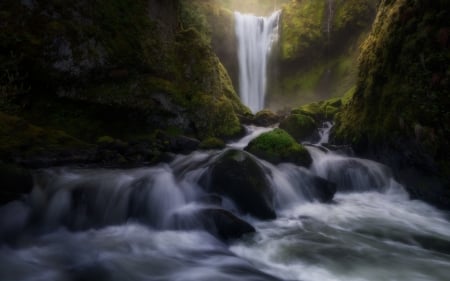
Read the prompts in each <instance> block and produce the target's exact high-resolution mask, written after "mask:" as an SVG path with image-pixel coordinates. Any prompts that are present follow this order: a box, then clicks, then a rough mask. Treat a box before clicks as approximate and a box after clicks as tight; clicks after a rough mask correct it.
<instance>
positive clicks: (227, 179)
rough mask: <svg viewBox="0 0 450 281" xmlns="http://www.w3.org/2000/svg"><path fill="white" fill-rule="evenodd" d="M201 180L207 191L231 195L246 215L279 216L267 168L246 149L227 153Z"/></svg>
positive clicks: (265, 217) (263, 217) (232, 150)
mask: <svg viewBox="0 0 450 281" xmlns="http://www.w3.org/2000/svg"><path fill="white" fill-rule="evenodd" d="M199 182H200V185H201V186H203V188H204V189H205V190H206V191H208V192H211V193H217V194H220V195H223V196H227V197H229V198H230V199H231V200H233V202H234V203H235V204H236V206H237V207H238V208H239V210H240V211H241V212H242V213H244V214H250V215H252V216H255V217H257V218H260V219H274V218H275V217H276V215H275V211H274V209H273V206H272V201H273V194H272V190H271V188H270V183H269V181H268V180H267V178H266V175H265V171H264V169H263V167H261V166H260V165H259V164H258V163H257V162H256V161H255V159H253V158H252V157H251V155H250V154H248V153H246V152H244V151H240V150H234V149H231V150H227V151H226V152H224V153H223V154H222V155H221V156H220V157H219V158H218V159H217V160H216V162H215V163H214V164H212V166H211V167H210V169H209V171H208V172H207V173H205V175H203V176H202V178H201V179H200V181H199Z"/></svg>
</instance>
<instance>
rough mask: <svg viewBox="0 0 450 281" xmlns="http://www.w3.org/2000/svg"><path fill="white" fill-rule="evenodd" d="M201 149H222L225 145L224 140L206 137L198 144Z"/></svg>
mask: <svg viewBox="0 0 450 281" xmlns="http://www.w3.org/2000/svg"><path fill="white" fill-rule="evenodd" d="M199 147H200V148H201V149H222V148H224V147H225V142H224V141H223V140H221V139H219V138H214V137H210V138H206V139H204V140H203V141H202V142H201V143H200V146H199Z"/></svg>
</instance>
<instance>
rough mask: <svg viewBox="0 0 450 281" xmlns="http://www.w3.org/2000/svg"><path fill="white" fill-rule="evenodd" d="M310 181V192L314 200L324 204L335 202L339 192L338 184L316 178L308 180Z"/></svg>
mask: <svg viewBox="0 0 450 281" xmlns="http://www.w3.org/2000/svg"><path fill="white" fill-rule="evenodd" d="M308 181H309V182H310V183H311V185H310V186H311V188H310V189H309V190H308V192H309V194H310V196H311V197H312V199H313V200H317V201H319V202H323V203H329V202H331V200H333V197H334V194H335V193H336V191H337V188H336V184H334V183H332V182H330V181H327V180H326V179H323V178H320V177H315V176H314V177H310V178H308Z"/></svg>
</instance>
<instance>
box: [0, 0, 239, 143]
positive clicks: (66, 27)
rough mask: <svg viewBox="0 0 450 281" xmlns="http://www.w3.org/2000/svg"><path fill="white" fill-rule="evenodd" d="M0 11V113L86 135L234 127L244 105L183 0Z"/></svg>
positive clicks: (11, 5) (198, 17) (23, 5)
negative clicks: (0, 29)
mask: <svg viewBox="0 0 450 281" xmlns="http://www.w3.org/2000/svg"><path fill="white" fill-rule="evenodd" d="M0 11H1V12H0V22H1V28H2V31H1V33H0V50H1V52H0V66H1V73H0V110H1V111H4V112H6V113H8V114H12V115H17V116H20V117H22V118H24V119H25V120H29V121H32V123H34V124H36V125H39V126H44V127H49V128H52V129H62V130H64V131H66V132H67V133H69V134H71V135H73V136H74V137H77V138H80V139H82V140H85V141H88V142H92V141H93V140H95V139H97V138H98V137H99V136H102V135H111V136H113V137H119V138H124V139H127V138H132V137H135V136H142V135H148V134H151V133H152V132H153V131H154V130H156V129H163V130H168V131H172V132H174V131H176V132H178V133H183V134H188V135H192V136H195V137H198V138H205V137H208V136H215V137H227V136H231V135H234V134H236V133H238V132H239V131H240V124H239V120H238V118H237V115H238V114H245V113H246V112H247V109H246V108H245V107H244V106H242V104H241V103H240V101H239V98H238V96H237V95H236V93H235V91H234V88H233V86H232V84H231V80H230V78H229V76H228V74H227V72H226V70H225V68H224V67H223V66H222V64H221V63H220V61H219V59H218V58H217V56H216V55H215V53H214V51H213V49H212V46H211V38H210V33H208V32H205V30H206V29H207V27H206V22H205V21H204V20H203V19H204V17H205V15H202V14H198V13H197V10H195V8H194V6H193V5H192V3H191V1H184V0H180V1H176V0H170V1H160V0H137V1H130V0H112V1H104V0H96V1H87V0H86V1H85V0H82V1H76V2H70V3H69V2H66V1H59V0H52V1H39V0H38V1H12V0H5V1H2V2H1V4H0ZM174 129H176V130H174Z"/></svg>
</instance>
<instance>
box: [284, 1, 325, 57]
mask: <svg viewBox="0 0 450 281" xmlns="http://www.w3.org/2000/svg"><path fill="white" fill-rule="evenodd" d="M325 4H326V1H313V0H306V1H291V2H289V4H287V5H285V6H284V8H283V15H282V20H281V32H282V35H281V42H280V44H281V56H282V58H283V59H292V58H295V57H297V56H298V55H302V54H304V53H305V51H306V50H308V49H309V48H310V47H311V45H316V44H318V42H319V41H322V39H323V34H322V23H323V19H324V16H325Z"/></svg>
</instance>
